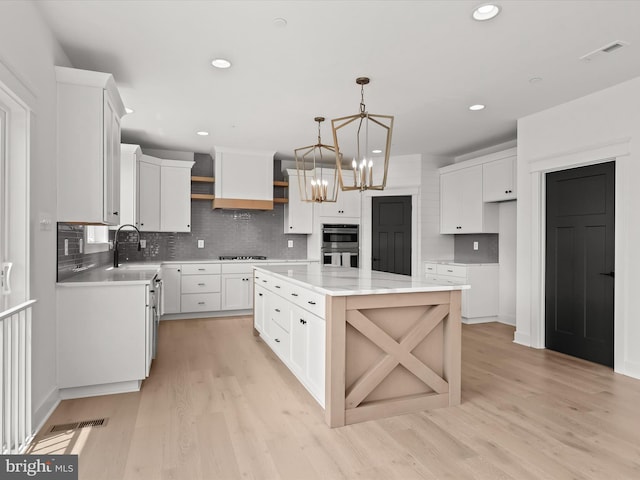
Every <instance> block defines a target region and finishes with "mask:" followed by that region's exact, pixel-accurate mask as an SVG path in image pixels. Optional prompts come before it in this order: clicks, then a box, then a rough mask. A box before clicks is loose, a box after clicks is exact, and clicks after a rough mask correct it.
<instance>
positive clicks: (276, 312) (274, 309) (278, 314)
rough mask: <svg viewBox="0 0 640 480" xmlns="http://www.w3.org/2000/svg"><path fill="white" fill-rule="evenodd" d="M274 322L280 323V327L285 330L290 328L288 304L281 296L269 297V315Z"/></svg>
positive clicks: (287, 330)
mask: <svg viewBox="0 0 640 480" xmlns="http://www.w3.org/2000/svg"><path fill="white" fill-rule="evenodd" d="M268 318H270V319H271V320H272V321H273V322H274V323H276V324H278V325H280V327H281V328H282V329H283V330H284V331H285V332H289V331H290V330H291V322H290V320H289V305H288V304H287V302H286V301H285V300H284V299H282V298H278V297H275V298H273V297H272V298H271V301H270V302H269V315H268Z"/></svg>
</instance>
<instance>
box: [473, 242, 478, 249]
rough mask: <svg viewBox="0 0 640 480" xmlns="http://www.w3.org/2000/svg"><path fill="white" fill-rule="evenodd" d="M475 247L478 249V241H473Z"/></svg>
mask: <svg viewBox="0 0 640 480" xmlns="http://www.w3.org/2000/svg"><path fill="white" fill-rule="evenodd" d="M473 249H474V250H478V242H473Z"/></svg>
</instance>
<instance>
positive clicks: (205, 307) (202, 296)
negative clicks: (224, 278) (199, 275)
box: [180, 293, 220, 313]
mask: <svg viewBox="0 0 640 480" xmlns="http://www.w3.org/2000/svg"><path fill="white" fill-rule="evenodd" d="M181 307H182V308H181V309H180V310H181V312H183V313H186V312H214V311H217V310H220V294H219V293H188V294H185V295H182V297H181Z"/></svg>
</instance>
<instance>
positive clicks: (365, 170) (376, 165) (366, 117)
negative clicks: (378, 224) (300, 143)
mask: <svg viewBox="0 0 640 480" xmlns="http://www.w3.org/2000/svg"><path fill="white" fill-rule="evenodd" d="M356 83H357V84H358V85H360V113H356V114H355V115H350V116H348V117H340V118H336V119H334V120H331V129H332V130H333V142H334V147H335V154H336V171H337V172H338V178H339V182H340V188H342V190H344V191H346V190H360V191H361V192H363V191H365V190H384V187H385V186H386V184H387V171H388V170H389V154H390V152H391V134H392V132H393V116H392V115H374V114H372V113H369V112H367V108H366V105H365V104H364V86H365V85H367V84H368V83H369V78H367V77H358V78H356ZM343 158H345V159H347V160H348V159H351V162H349V163H348V164H347V165H343V163H342V159H343ZM349 170H352V171H353V179H352V178H351V173H350V172H349ZM374 172H375V173H374Z"/></svg>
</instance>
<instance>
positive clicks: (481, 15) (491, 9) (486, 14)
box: [472, 3, 500, 22]
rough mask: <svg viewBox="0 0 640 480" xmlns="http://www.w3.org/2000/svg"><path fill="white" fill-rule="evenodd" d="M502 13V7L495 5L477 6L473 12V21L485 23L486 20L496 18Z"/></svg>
mask: <svg viewBox="0 0 640 480" xmlns="http://www.w3.org/2000/svg"><path fill="white" fill-rule="evenodd" d="M499 13H500V7H499V6H498V5H495V4H493V3H485V4H483V5H479V6H477V7H476V8H475V9H474V10H473V14H472V16H473V19H474V20H478V21H479V22H484V21H485V20H491V19H492V18H494V17H496V16H497V15H498V14H499Z"/></svg>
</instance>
